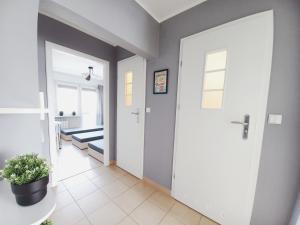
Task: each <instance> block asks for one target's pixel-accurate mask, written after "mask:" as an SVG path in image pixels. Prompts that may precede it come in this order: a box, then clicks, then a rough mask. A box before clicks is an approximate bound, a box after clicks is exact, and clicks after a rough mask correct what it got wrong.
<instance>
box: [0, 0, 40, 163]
mask: <svg viewBox="0 0 300 225" xmlns="http://www.w3.org/2000/svg"><path fill="white" fill-rule="evenodd" d="M38 3H39V2H38V0H32V1H30V2H27V1H26V2H25V1H18V0H1V1H0V68H1V70H0V108H5V107H13V108H14V107H20V108H22V107H26V108H37V107H39V95H38V75H37V73H38V66H37V35H36V34H37V23H36V21H37V16H38ZM30 152H37V153H40V152H41V136H40V118H39V115H38V114H36V115H32V114H30V115H29V114H27V115H24V114H21V115H0V168H2V166H3V163H4V159H7V158H10V157H12V156H14V155H16V154H20V153H30Z"/></svg>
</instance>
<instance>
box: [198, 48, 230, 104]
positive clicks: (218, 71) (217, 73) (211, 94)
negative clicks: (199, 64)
mask: <svg viewBox="0 0 300 225" xmlns="http://www.w3.org/2000/svg"><path fill="white" fill-rule="evenodd" d="M226 62H227V50H220V51H213V52H210V53H207V54H206V57H205V69H204V75H203V89H202V108H204V109H220V108H222V105H223V94H224V85H225V75H226Z"/></svg>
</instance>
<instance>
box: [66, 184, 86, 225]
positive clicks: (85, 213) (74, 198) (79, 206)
mask: <svg viewBox="0 0 300 225" xmlns="http://www.w3.org/2000/svg"><path fill="white" fill-rule="evenodd" d="M67 191H68V192H69V194H70V195H71V197H72V198H73V200H74V202H75V204H76V205H77V206H78V208H79V209H80V211H81V212H82V213H83V215H84V217H85V219H87V221H88V223H89V224H90V225H92V223H91V221H90V220H89V218H88V216H87V215H86V213H85V212H84V211H83V210H82V209H81V207H80V206H79V204H78V202H77V200H76V199H75V197H74V196H73V195H72V194H71V192H70V191H69V189H68V188H67ZM78 200H80V199H78ZM78 222H80V220H79V221H77V222H76V223H78ZM76 223H74V224H72V225H76Z"/></svg>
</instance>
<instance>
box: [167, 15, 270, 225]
mask: <svg viewBox="0 0 300 225" xmlns="http://www.w3.org/2000/svg"><path fill="white" fill-rule="evenodd" d="M272 44H273V12H272V11H269V12H264V13H260V14H256V15H253V16H250V17H246V18H243V19H240V20H237V21H234V22H231V23H228V24H225V25H222V26H219V27H216V28H213V29H210V30H207V31H204V32H201V33H199V34H196V35H193V36H190V37H187V38H185V39H183V40H182V42H181V60H182V66H181V68H180V74H179V85H178V109H177V118H176V120H177V121H176V138H175V156H174V168H173V172H174V176H173V187H172V188H173V189H172V191H173V195H174V197H175V198H176V199H178V200H180V201H182V202H183V203H185V204H187V205H188V206H190V207H192V208H194V209H196V210H197V211H199V212H201V213H203V214H204V215H206V216H208V217H210V218H212V219H213V220H215V221H217V222H219V223H221V224H222V225H248V224H249V223H250V217H251V212H252V207H253V199H254V194H255V187H256V180H257V174H258V166H259V160H260V153H261V146H262V138H263V130H264V123H265V114H266V106H267V97H268V88H269V80H270V69H271V58H272Z"/></svg>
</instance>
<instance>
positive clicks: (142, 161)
mask: <svg viewBox="0 0 300 225" xmlns="http://www.w3.org/2000/svg"><path fill="white" fill-rule="evenodd" d="M136 57H141V56H138V55H134V56H131V57H129V58H126V59H123V60H120V61H118V63H117V76H119V63H121V62H126V61H128V60H131V59H134V58H136ZM143 61H144V68H143V72H144V73H145V76H144V77H145V80H144V84H145V96H144V98H145V100H144V105H143V107H142V108H143V110H144V119H143V120H141V123H142V127H143V130H142V135H141V136H142V139H143V140H142V142H143V149H142V154H141V159H140V160H141V164H142V166H141V171H140V176H138V178H140V179H143V176H144V151H145V119H146V108H145V107H146V75H147V74H146V72H147V71H146V68H147V62H146V59H145V58H143ZM117 79H119V78H117ZM117 89H118V87H117ZM118 91H119V90H118ZM117 107H118V103H117ZM117 110H118V108H117ZM117 134H118V126H117ZM116 145H117V152H116V153H117V154H118V142H117V144H116ZM117 154H116V155H117ZM116 163H117V164H118V157H117V162H116Z"/></svg>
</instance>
